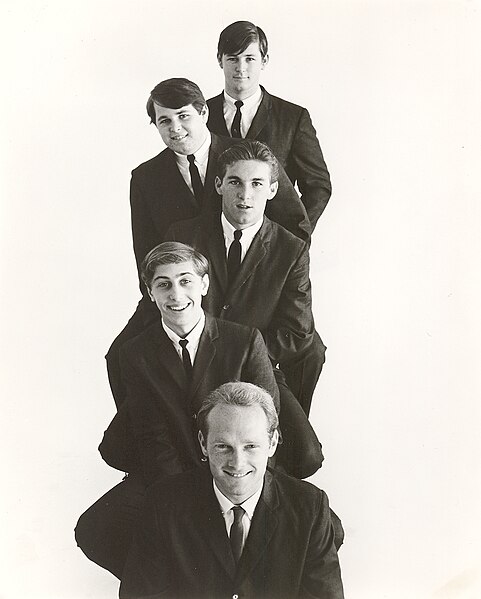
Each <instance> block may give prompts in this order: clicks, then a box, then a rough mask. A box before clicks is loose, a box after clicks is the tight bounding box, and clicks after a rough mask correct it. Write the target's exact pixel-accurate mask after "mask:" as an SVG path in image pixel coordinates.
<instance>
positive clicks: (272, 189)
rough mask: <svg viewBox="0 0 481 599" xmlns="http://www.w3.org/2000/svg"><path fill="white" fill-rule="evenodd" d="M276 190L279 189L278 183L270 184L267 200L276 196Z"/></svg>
mask: <svg viewBox="0 0 481 599" xmlns="http://www.w3.org/2000/svg"><path fill="white" fill-rule="evenodd" d="M278 189H279V181H274V183H271V185H270V192H269V197H268V198H267V199H268V200H272V198H273V197H274V196H275V195H276V193H277V190H278Z"/></svg>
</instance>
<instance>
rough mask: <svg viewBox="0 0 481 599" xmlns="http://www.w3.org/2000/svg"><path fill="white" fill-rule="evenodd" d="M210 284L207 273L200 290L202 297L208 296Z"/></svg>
mask: <svg viewBox="0 0 481 599" xmlns="http://www.w3.org/2000/svg"><path fill="white" fill-rule="evenodd" d="M209 282H210V281H209V275H208V274H207V273H205V275H204V276H203V277H202V288H201V290H200V292H201V294H202V295H207V292H208V291H209Z"/></svg>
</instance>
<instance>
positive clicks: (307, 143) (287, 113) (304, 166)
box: [207, 21, 331, 230]
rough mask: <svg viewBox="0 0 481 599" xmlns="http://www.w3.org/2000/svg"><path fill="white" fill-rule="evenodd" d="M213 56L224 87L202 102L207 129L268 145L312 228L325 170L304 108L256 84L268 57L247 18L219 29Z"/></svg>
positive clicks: (326, 186) (325, 193)
mask: <svg viewBox="0 0 481 599" xmlns="http://www.w3.org/2000/svg"><path fill="white" fill-rule="evenodd" d="M217 61H218V63H219V66H220V67H221V69H222V70H223V72H224V80H225V87H224V91H223V92H222V93H221V94H219V95H218V96H215V97H214V98H211V99H210V100H208V101H207V105H208V107H209V118H208V121H207V125H208V127H209V129H210V130H211V131H212V132H213V133H217V134H218V135H231V136H232V137H236V138H249V139H257V140H259V141H261V142H263V143H265V144H266V145H267V146H269V147H270V149H271V150H272V151H273V152H274V154H275V155H276V157H277V159H278V160H279V162H280V163H281V165H282V166H283V167H284V168H285V170H286V173H287V175H288V176H289V178H290V180H291V181H292V183H293V184H297V187H298V188H299V191H300V193H301V200H302V203H303V204H304V206H305V208H306V211H307V214H308V216H309V221H310V224H311V228H312V230H314V227H315V225H316V223H317V220H318V218H319V217H320V215H321V214H322V212H323V210H324V208H325V207H326V204H327V202H328V201H329V198H330V196H331V181H330V176H329V172H328V170H327V167H326V163H325V161H324V157H323V155H322V151H321V148H320V145H319V141H318V139H317V135H316V131H315V129H314V127H313V125H312V121H311V118H310V116H309V113H308V111H307V110H306V109H305V108H302V107H301V106H297V105H296V104H292V103H291V102H287V101H286V100H283V99H281V98H278V97H276V96H273V95H271V94H269V93H268V92H267V91H266V90H265V89H264V88H263V87H262V86H261V85H259V80H260V76H261V72H262V71H263V69H264V68H265V67H266V66H267V64H268V62H269V55H268V44H267V38H266V35H265V33H264V31H263V30H262V29H261V28H260V27H258V26H257V25H254V24H253V23H250V22H249V21H236V22H235V23H232V24H231V25H229V26H228V27H226V28H225V29H224V30H223V31H222V33H221V34H220V37H219V43H218V47H217ZM281 224H282V223H281Z"/></svg>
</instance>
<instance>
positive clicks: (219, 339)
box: [76, 243, 322, 577]
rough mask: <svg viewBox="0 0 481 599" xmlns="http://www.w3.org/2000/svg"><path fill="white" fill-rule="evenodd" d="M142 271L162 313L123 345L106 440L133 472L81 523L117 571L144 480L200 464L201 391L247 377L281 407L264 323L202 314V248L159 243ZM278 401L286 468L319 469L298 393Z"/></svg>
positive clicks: (82, 539) (82, 541)
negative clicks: (118, 394)
mask: <svg viewBox="0 0 481 599" xmlns="http://www.w3.org/2000/svg"><path fill="white" fill-rule="evenodd" d="M141 273H142V280H143V282H144V284H145V286H146V288H147V290H148V294H149V297H150V299H151V300H152V303H153V304H154V305H155V306H156V309H157V314H158V318H157V321H156V322H154V323H152V324H151V325H150V326H149V327H148V328H147V329H146V330H144V331H143V332H142V333H141V334H140V335H139V336H137V337H135V338H133V339H131V340H130V341H129V342H127V343H126V344H125V345H124V346H123V347H122V350H121V370H122V376H123V380H124V384H125V388H126V393H127V395H126V400H125V402H124V403H123V404H122V406H121V408H120V410H119V411H118V412H117V414H116V416H115V418H114V420H113V422H112V424H111V425H110V426H109V429H108V430H107V432H106V434H105V436H104V441H103V442H102V445H103V455H107V456H109V455H110V456H112V455H113V456H114V457H111V458H110V460H109V459H108V460H107V461H109V462H110V463H112V464H113V465H114V466H115V467H117V468H119V469H122V470H124V471H128V472H129V473H130V475H129V477H128V478H127V479H125V480H124V481H123V482H121V483H120V484H119V485H117V486H116V487H114V488H113V489H112V490H111V491H109V492H108V493H107V494H106V495H104V496H103V497H102V498H101V499H99V500H98V501H97V502H96V503H95V504H94V505H93V506H92V507H91V508H89V510H87V512H86V513H85V514H84V515H83V516H81V518H80V520H79V523H78V525H77V528H76V538H77V542H78V544H79V546H80V547H81V548H82V550H83V551H84V553H86V555H87V556H88V557H89V558H90V559H92V560H93V561H95V562H96V563H97V564H99V565H101V566H102V567H104V568H107V569H108V570H110V571H111V572H112V573H113V574H115V575H116V576H118V577H120V574H121V572H122V568H123V564H124V561H125V556H126V552H127V549H128V546H129V542H130V537H131V529H132V523H133V521H134V520H135V517H136V514H137V511H138V508H139V505H140V504H141V503H142V501H143V496H144V492H145V487H146V485H148V484H150V483H152V482H153V481H154V480H156V479H158V478H162V477H165V476H167V475H171V474H176V473H179V472H183V471H185V470H188V469H190V468H193V467H195V466H196V465H199V464H200V463H201V459H202V457H203V456H202V453H201V451H200V448H199V446H198V443H197V438H196V436H197V427H196V420H195V416H196V413H197V411H198V409H199V407H200V404H201V401H202V400H203V398H204V397H205V396H206V395H207V394H208V393H209V392H210V391H212V390H213V389H215V388H216V387H218V386H219V385H220V384H222V383H224V382H226V381H231V380H243V381H249V382H252V383H255V384H257V385H260V386H262V387H264V388H265V389H267V390H268V391H269V392H270V393H271V394H272V395H273V397H275V398H276V402H277V403H276V405H277V407H278V406H279V399H278V389H277V385H276V382H275V378H274V375H273V371H272V366H271V363H270V361H269V358H268V355H267V351H266V348H265V345H264V342H263V340H262V337H261V335H260V333H259V331H257V330H255V329H252V328H247V327H243V326H240V325H237V324H235V323H231V322H224V321H220V320H217V319H215V318H213V317H211V316H209V315H208V314H204V311H203V310H202V307H201V299H202V297H203V296H204V295H205V294H206V293H207V289H208V286H209V276H208V262H207V260H206V259H205V257H204V256H202V255H201V254H199V253H198V252H196V251H194V250H193V249H192V248H190V247H188V246H185V245H183V244H180V243H162V244H160V245H159V246H157V247H156V248H154V249H153V250H152V251H151V252H149V254H148V255H147V256H146V258H145V260H144V262H143V264H142V270H141ZM160 316H161V318H160ZM281 407H282V409H281V412H282V416H281V426H284V421H285V422H286V426H285V428H286V433H285V448H284V447H283V448H282V450H283V454H282V455H281V456H280V458H282V459H281V460H280V461H281V462H282V463H283V464H284V465H285V467H286V469H288V471H291V467H292V468H294V471H295V470H296V469H299V471H301V470H304V471H303V472H301V475H304V476H309V475H311V474H313V473H314V472H315V471H316V470H317V469H318V468H319V467H320V463H321V459H322V456H321V452H320V447H319V441H318V440H317V437H316V435H315V433H314V431H313V429H312V427H311V426H310V424H309V422H308V421H307V418H306V417H305V415H304V414H303V413H302V410H301V409H300V407H299V406H297V402H296V401H295V400H294V399H293V400H290V398H289V397H287V398H283V399H282V402H281ZM132 436H133V439H134V441H135V443H134V444H132ZM132 445H133V448H132ZM125 448H130V454H127V456H128V457H129V458H130V459H129V460H128V459H127V458H126V457H123V452H124V451H125ZM132 458H137V460H136V461H135V460H134V461H132Z"/></svg>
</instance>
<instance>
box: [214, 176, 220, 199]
mask: <svg viewBox="0 0 481 599" xmlns="http://www.w3.org/2000/svg"><path fill="white" fill-rule="evenodd" d="M221 185H222V181H221V180H220V177H217V176H216V178H215V181H214V186H215V190H216V192H217V193H218V194H219V195H220V196H222V192H221V190H220V188H221Z"/></svg>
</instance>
